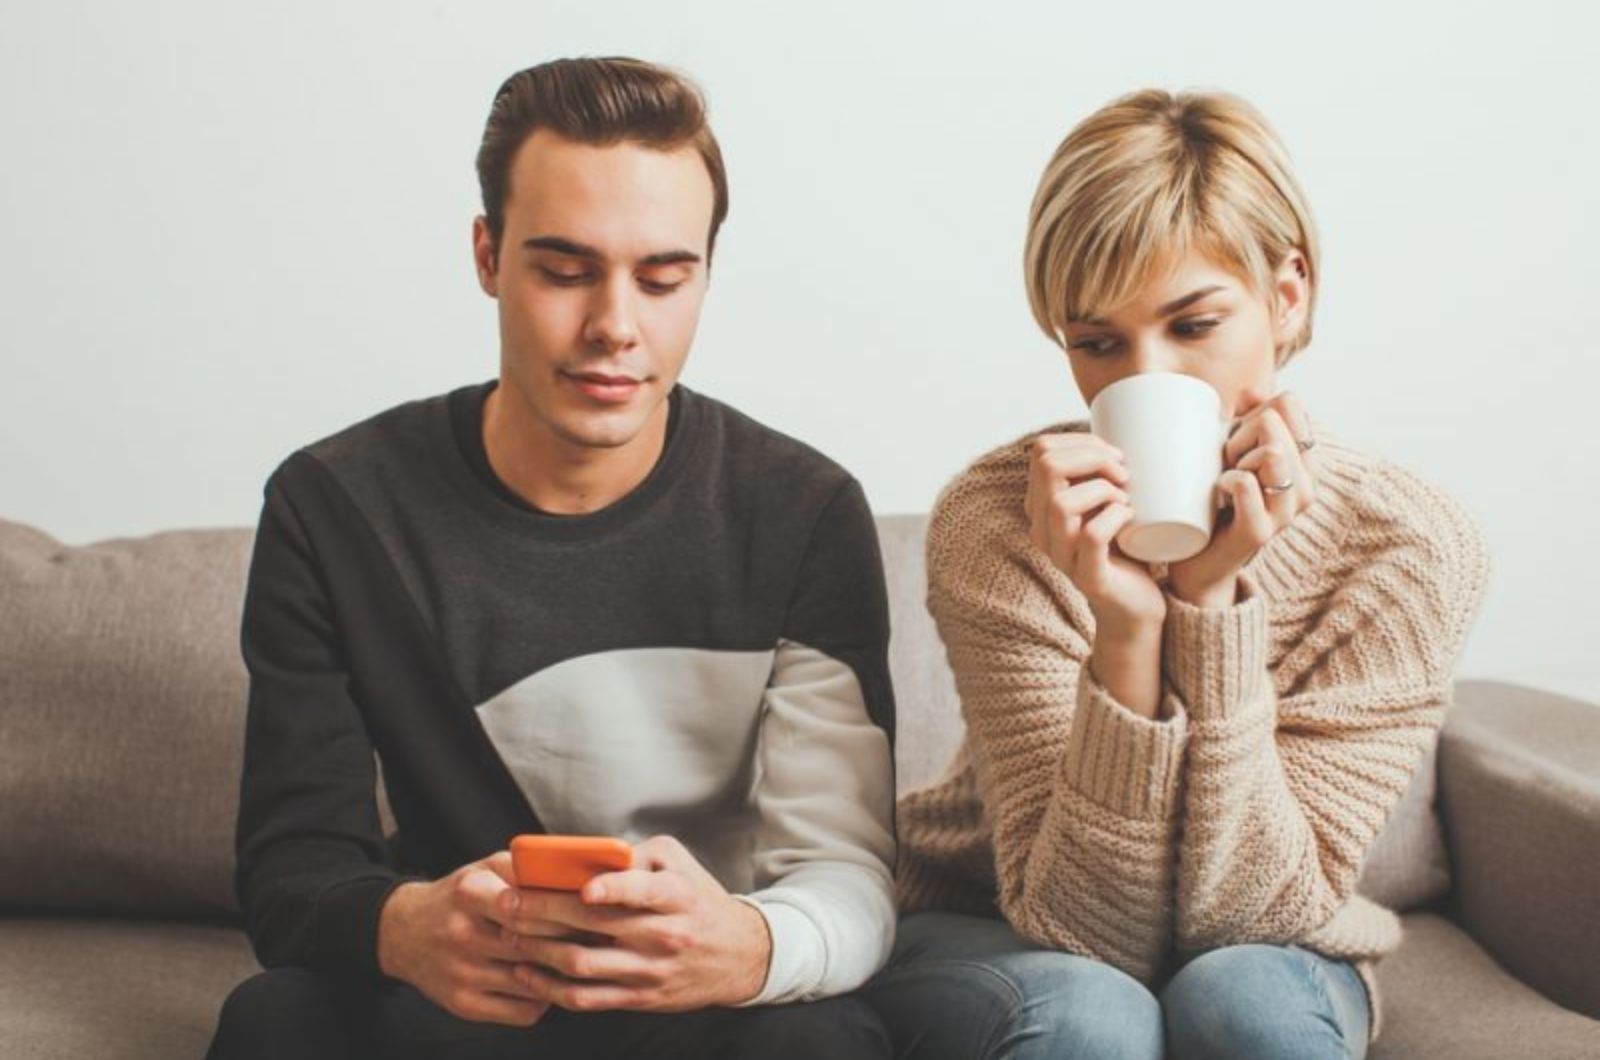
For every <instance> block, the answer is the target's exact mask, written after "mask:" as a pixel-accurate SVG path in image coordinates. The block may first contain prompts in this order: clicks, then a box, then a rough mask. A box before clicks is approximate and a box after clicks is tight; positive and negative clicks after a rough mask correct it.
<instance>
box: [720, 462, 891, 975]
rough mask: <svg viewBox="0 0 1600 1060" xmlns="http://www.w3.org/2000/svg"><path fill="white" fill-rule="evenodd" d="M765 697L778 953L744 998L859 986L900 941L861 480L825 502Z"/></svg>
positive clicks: (884, 698)
mask: <svg viewBox="0 0 1600 1060" xmlns="http://www.w3.org/2000/svg"><path fill="white" fill-rule="evenodd" d="M784 627H785V628H784V637H783V641H782V642H781V643H780V644H779V645H778V650H777V654H776V658H775V660H774V663H773V669H772V675H771V677H770V679H769V682H768V686H767V690H766V694H765V697H764V701H763V704H762V717H761V723H760V731H759V749H758V752H757V763H756V765H757V770H758V777H757V781H756V788H755V796H754V801H755V807H756V810H757V812H758V813H759V814H760V818H761V823H760V829H759V832H758V834H757V838H756V849H755V850H754V851H753V852H752V866H753V868H754V870H755V888H756V889H755V890H754V891H753V892H752V893H751V894H749V895H746V896H743V897H744V898H745V900H746V901H748V902H749V903H750V904H752V905H754V906H755V907H756V908H757V909H758V910H759V911H760V912H761V914H762V916H763V917H764V918H765V919H766V922H767V927H768V929H769V931H770V933H771V936H772V957H771V960H770V962H769V964H768V970H767V979H766V983H765V985H764V986H763V988H762V989H761V991H760V992H759V993H758V994H757V995H756V996H755V997H754V998H752V999H751V1000H750V1001H749V1002H747V1004H751V1005H764V1004H775V1003H783V1002H791V1001H812V1000H816V999H819V998H824V997H829V996H832V995H836V994H841V993H844V992H845V991H848V990H853V989H855V988H856V987H858V986H860V985H861V984H862V983H863V982H865V981H866V980H867V979H868V978H869V977H870V976H871V975H872V974H873V973H874V972H876V971H877V970H878V969H879V968H880V967H882V966H883V963H884V962H885V961H886V960H887V959H888V957H889V951H890V949H891V948H892V946H893V944H894V929H895V907H894V882H893V875H894V874H893V866H894V856H895V839H894V755H893V749H892V742H891V741H892V737H893V732H894V697H893V692H892V690H891V687H890V682H889V664H888V648H889V620H888V599H887V593H886V590H885V588H884V576H883V562H882V559H881V557H880V556H879V552H878V539H877V531H876V528H875V525H874V523H873V520H872V514H871V511H870V510H869V509H868V507H867V501H866V497H865V496H864V494H863V493H862V491H861V487H860V486H859V485H858V484H857V483H856V482H855V481H854V480H853V479H850V480H847V481H845V482H844V483H843V484H842V485H841V486H840V487H839V489H838V490H837V492H836V493H835V494H834V495H833V497H832V499H831V501H830V502H829V503H828V504H827V505H826V506H824V507H823V509H822V510H821V512H820V514H819V517H818V520H817V524H816V529H815V530H814V531H813V533H812V536H811V540H810V543H809V545H808V547H807V551H806V556H805V558H804V560H803V561H802V563H801V566H800V568H799V571H798V575H797V579H796V588H795V591H794V594H793V597H792V600H791V602H790V605H789V609H788V615H787V618H786V620H785V623H784Z"/></svg>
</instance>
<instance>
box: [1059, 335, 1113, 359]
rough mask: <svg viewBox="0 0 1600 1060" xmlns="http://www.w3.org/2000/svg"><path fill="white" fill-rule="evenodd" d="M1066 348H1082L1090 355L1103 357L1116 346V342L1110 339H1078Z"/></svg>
mask: <svg viewBox="0 0 1600 1060" xmlns="http://www.w3.org/2000/svg"><path fill="white" fill-rule="evenodd" d="M1067 348H1068V349H1072V350H1082V351H1083V352H1084V353H1087V354H1088V355H1089V356H1091V357H1104V356H1106V355H1107V354H1109V353H1110V352H1111V351H1112V350H1113V349H1115V348H1116V342H1115V341H1113V340H1112V339H1079V340H1078V341H1077V342H1074V343H1071V344H1069V345H1068V347H1067Z"/></svg>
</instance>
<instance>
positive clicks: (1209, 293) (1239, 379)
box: [1065, 252, 1309, 419]
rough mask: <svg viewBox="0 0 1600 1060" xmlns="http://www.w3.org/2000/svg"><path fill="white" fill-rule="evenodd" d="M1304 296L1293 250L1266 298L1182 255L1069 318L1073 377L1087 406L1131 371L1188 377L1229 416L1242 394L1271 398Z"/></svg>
mask: <svg viewBox="0 0 1600 1060" xmlns="http://www.w3.org/2000/svg"><path fill="white" fill-rule="evenodd" d="M1308 293H1309V287H1308V284H1307V282H1306V277H1305V259H1304V258H1303V257H1302V256H1301V255H1300V254H1299V253H1298V252H1296V253H1293V254H1291V255H1290V256H1289V258H1288V259H1287V260H1286V261H1285V262H1284V263H1283V266H1282V267H1281V268H1279V270H1278V272H1277V275H1276V277H1275V280H1274V290H1273V291H1272V292H1268V293H1265V294H1263V293H1257V292H1256V291H1254V290H1253V289H1252V288H1251V285H1250V284H1249V283H1247V282H1246V281H1245V280H1244V279H1242V278H1241V277H1240V276H1238V275H1236V274H1235V273H1233V272H1232V271H1230V270H1229V269H1227V268H1226V267H1224V266H1222V265H1220V264H1218V263H1217V262H1215V261H1213V260H1211V259H1210V258H1208V257H1205V256H1203V255H1201V254H1199V253H1196V252H1191V253H1190V254H1189V255H1188V256H1187V257H1184V258H1182V259H1181V260H1179V261H1178V262H1177V264H1176V265H1175V267H1173V268H1172V269H1171V270H1170V271H1169V272H1167V274H1166V275H1165V276H1164V277H1163V278H1161V279H1158V280H1156V281H1154V282H1152V283H1149V284H1147V285H1146V286H1145V287H1144V288H1143V289H1141V290H1140V291H1139V292H1138V293H1136V294H1135V295H1134V296H1133V297H1132V298H1130V299H1129V300H1128V301H1127V302H1126V303H1124V304H1123V305H1121V306H1117V307H1116V308H1114V309H1112V310H1109V311H1108V312H1107V313H1106V314H1105V315H1104V316H1101V317H1093V318H1089V319H1085V320H1077V321H1069V322H1068V324H1067V327H1066V329H1065V337H1066V345H1067V360H1068V362H1069V363H1070V364H1071V366H1072V377H1073V379H1074V380H1076V382H1077V384H1078V390H1079V391H1080V392H1081V393H1082V394H1083V400H1084V401H1085V402H1086V403H1089V402H1093V401H1094V399H1095V395H1096V394H1098V393H1100V391H1101V390H1102V389H1104V388H1105V387H1107V386H1109V385H1111V384H1112V383H1115V382H1116V381H1117V380H1119V379H1123V378H1126V377H1127V376H1130V375H1138V374H1141V373H1144V372H1176V373H1178V374H1181V375H1192V376H1194V377H1195V378H1197V379H1203V380H1205V381H1206V382H1207V383H1210V384H1211V385H1212V386H1213V387H1214V388H1215V389H1216V391H1217V393H1219V394H1221V395H1222V408H1223V412H1224V414H1225V415H1226V416H1227V417H1228V418H1229V419H1232V418H1233V417H1234V416H1236V415H1238V413H1239V411H1240V407H1241V405H1242V404H1244V403H1245V402H1244V401H1243V398H1244V394H1245V391H1246V390H1253V391H1255V392H1256V393H1257V394H1259V395H1260V396H1261V397H1267V396H1270V395H1271V394H1272V392H1273V382H1274V372H1275V369H1276V365H1277V350H1278V347H1279V346H1280V345H1282V344H1283V343H1285V342H1287V341H1288V340H1289V339H1291V338H1292V337H1294V335H1295V334H1296V333H1297V332H1298V331H1299V328H1300V327H1301V324H1302V320H1303V316H1304V313H1305V310H1306V298H1307V295H1308ZM1274 296H1275V297H1274Z"/></svg>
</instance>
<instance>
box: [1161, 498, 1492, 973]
mask: <svg viewBox="0 0 1600 1060" xmlns="http://www.w3.org/2000/svg"><path fill="white" fill-rule="evenodd" d="M1360 496H1361V499H1360V501H1359V502H1358V504H1357V508H1356V510H1355V511H1354V512H1353V513H1352V518H1351V519H1350V525H1349V528H1348V529H1347V530H1346V531H1345V532H1344V534H1343V537H1342V541H1341V543H1340V546H1339V547H1338V549H1337V552H1338V554H1339V557H1340V559H1339V562H1340V563H1341V564H1343V565H1344V570H1345V571H1347V573H1344V574H1343V575H1342V576H1341V579H1340V581H1339V582H1338V584H1337V585H1336V586H1335V587H1334V588H1333V589H1332V591H1331V593H1330V594H1329V595H1328V597H1327V598H1326V599H1325V600H1324V601H1323V605H1322V606H1321V607H1320V608H1319V610H1318V611H1317V613H1316V614H1315V615H1314V616H1313V617H1312V618H1311V620H1310V623H1309V628H1307V629H1306V631H1305V632H1304V633H1303V634H1300V635H1299V636H1298V639H1297V640H1296V641H1295V643H1293V644H1292V645H1291V646H1290V648H1289V650H1288V651H1287V652H1286V653H1285V655H1284V657H1283V658H1282V659H1281V660H1280V661H1279V662H1278V664H1277V667H1276V673H1274V672H1270V671H1269V665H1268V655H1269V650H1268V649H1269V640H1268V630H1269V624H1268V618H1269V615H1268V607H1267V601H1266V600H1265V598H1264V597H1263V596H1262V595H1261V593H1260V592H1259V590H1258V588H1257V587H1256V586H1255V585H1254V584H1253V583H1252V582H1251V580H1250V579H1249V578H1248V577H1246V578H1245V579H1243V583H1244V593H1243V598H1242V599H1241V601H1240V602H1239V603H1238V604H1236V605H1235V606H1233V607H1231V608H1225V609H1216V610H1202V609H1199V608H1195V607H1192V606H1190V605H1188V604H1185V603H1183V602H1182V601H1179V600H1176V599H1170V598H1169V602H1168V616H1167V626H1166V630H1165V633H1164V637H1163V655H1164V670H1165V676H1166V680H1167V682H1168V684H1169V686H1170V694H1171V695H1172V696H1174V697H1175V698H1176V699H1177V700H1178V701H1179V702H1181V703H1182V704H1183V707H1184V709H1185V710H1186V711H1187V712H1188V715H1189V720H1190V734H1189V759H1188V772H1187V781H1186V785H1185V792H1184V811H1183V812H1184V833H1183V844H1182V849H1181V852H1180V857H1179V885H1178V924H1177V942H1178V945H1179V947H1180V948H1182V949H1185V950H1200V949H1207V948H1211V947H1215V946H1220V945H1231V944H1237V943H1242V942H1276V943H1283V942H1290V941H1296V940H1302V939H1305V938H1306V937H1307V936H1309V935H1310V934H1311V933H1313V932H1314V931H1315V930H1316V929H1318V928H1319V927H1321V926H1322V925H1324V924H1326V923H1327V922H1328V921H1329V920H1330V919H1331V918H1332V917H1333V916H1334V914H1335V913H1336V912H1338V910H1339V908H1340V907H1341V906H1343V905H1344V903H1346V902H1347V901H1349V900H1350V898H1351V897H1352V895H1353V894H1354V891H1355V885H1356V881H1357V878H1358V877H1359V875H1360V870H1361V865H1362V861H1363V859H1364V858H1365V856H1366V852H1367V850H1368V849H1369V848H1370V846H1371V844H1372V841H1373V839H1374V838H1375V837H1376V835H1377V833H1378V831H1379V829H1380V828H1381V827H1382V826H1383V824H1384V821H1385V820H1386V819H1387V818H1388V816H1389V814H1390V813H1391V812H1392V811H1393V809H1394V807H1395V806H1396V805H1397V803H1398V802H1399V800H1400V797H1401V796H1402V795H1403V794H1404V792H1405V789H1406V786H1407V784H1408V783H1409V782H1410V779H1411V775H1412V773H1413V771H1414V770H1415V768H1416V764H1417V762H1418V760H1419V758H1420V757H1421V755H1422V754H1423V753H1424V751H1425V750H1426V749H1427V746H1428V743H1429V741H1431V740H1433V739H1435V737H1436V734H1437V731H1438V728H1439V725H1440V723H1441V722H1442V720H1443V715H1444V709H1445V706H1446V704H1447V702H1448V700H1449V694H1450V679H1451V672H1452V668H1453V666H1454V662H1455V659H1456V656H1457V655H1458V654H1459V652H1460V649H1461V647H1462V643H1463V641H1464V639H1465V636H1466V632H1467V629H1468V627H1469V626H1470V623H1471V621H1472V617H1473V615H1474V613H1475V612H1476V609H1477V605H1478V602H1479V599H1480V596H1481V592H1482V588H1483V584H1484V580H1485V577H1486V573H1487V558H1486V553H1485V551H1484V546H1483V543H1482V541H1481V538H1480V537H1479V535H1478V532H1477V530H1476V529H1475V527H1474V526H1473V524H1472V522H1471V520H1470V519H1469V518H1468V517H1467V516H1466V515H1465V514H1464V513H1463V512H1461V510H1460V509H1459V508H1458V507H1457V506H1456V505H1455V504H1454V503H1453V502H1451V501H1450V500H1449V499H1448V498H1446V497H1444V496H1443V495H1441V494H1438V493H1436V492H1434V491H1432V490H1429V489H1428V488H1427V487H1426V486H1424V485H1423V484H1421V483H1420V482H1418V481H1416V480H1415V479H1411V478H1409V477H1408V476H1405V475H1404V473H1402V472H1398V471H1397V470H1396V469H1393V468H1388V467H1379V468H1378V469H1376V470H1375V471H1374V472H1373V473H1372V474H1371V475H1369V476H1368V477H1367V480H1366V481H1365V482H1364V483H1362V486H1361V489H1360ZM1280 689H1281V690H1282V691H1281V693H1280V691H1279V690H1280Z"/></svg>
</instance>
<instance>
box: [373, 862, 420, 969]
mask: <svg viewBox="0 0 1600 1060" xmlns="http://www.w3.org/2000/svg"><path fill="white" fill-rule="evenodd" d="M423 886H425V884H423V883H421V882H420V881H416V880H412V881H408V882H406V883H402V884H400V885H399V886H397V887H396V888H395V889H394V890H392V891H390V892H389V897H388V898H386V899H384V902H383V906H382V908H380V909H379V910H378V971H380V972H382V973H383V974H384V975H386V976H388V977H389V978H391V979H401V980H404V979H405V978H406V976H405V968H404V966H405V960H404V954H405V941H404V933H405V929H406V925H407V923H408V918H407V913H408V911H409V907H410V903H411V900H412V899H413V898H415V897H416V892H417V890H418V889H419V888H421V887H423Z"/></svg>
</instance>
